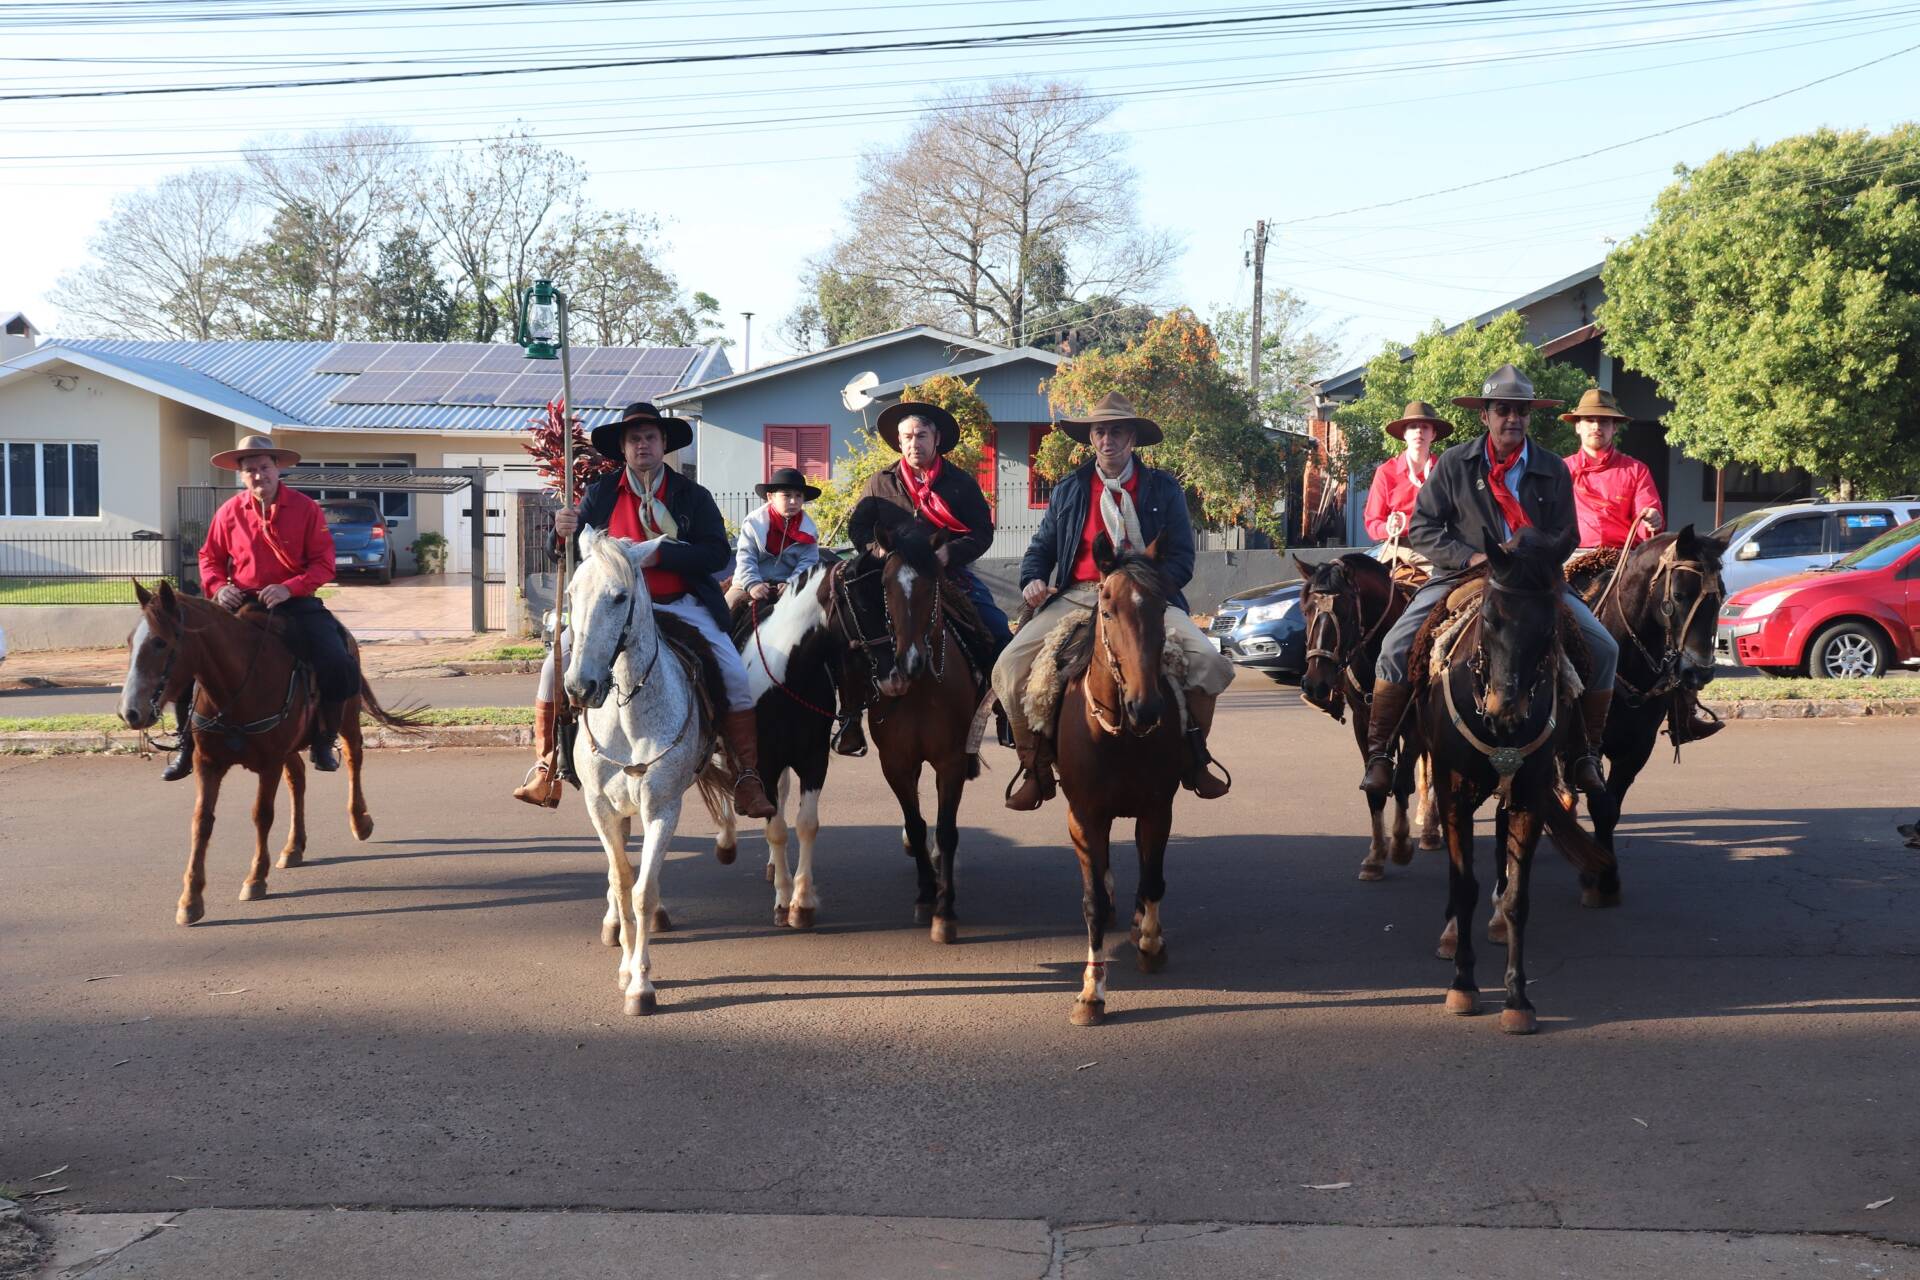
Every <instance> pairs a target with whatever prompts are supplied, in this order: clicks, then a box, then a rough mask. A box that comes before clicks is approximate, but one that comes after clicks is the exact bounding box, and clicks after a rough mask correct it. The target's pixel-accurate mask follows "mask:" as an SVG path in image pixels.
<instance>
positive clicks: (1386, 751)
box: [1360, 680, 1413, 798]
mask: <svg viewBox="0 0 1920 1280" xmlns="http://www.w3.org/2000/svg"><path fill="white" fill-rule="evenodd" d="M1412 695H1413V686H1412V685H1411V684H1395V683H1394V682H1393V681H1391V680H1375V681H1374V682H1373V704H1372V708H1371V710H1370V711H1369V712H1368V714H1367V772H1366V776H1365V777H1363V778H1361V779H1360V789H1361V790H1362V791H1364V792H1366V793H1367V794H1368V795H1370V796H1379V797H1382V798H1384V797H1385V796H1386V794H1387V792H1389V791H1391V790H1392V789H1393V740H1394V737H1395V736H1396V735H1397V734H1399V732H1400V722H1401V721H1402V720H1403V719H1404V718H1405V717H1406V714H1407V699H1408V698H1409V697H1411V696H1412Z"/></svg>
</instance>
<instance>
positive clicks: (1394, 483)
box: [1367, 453, 1435, 539]
mask: <svg viewBox="0 0 1920 1280" xmlns="http://www.w3.org/2000/svg"><path fill="white" fill-rule="evenodd" d="M1434 461H1435V459H1434V458H1433V456H1432V455H1431V454H1429V455H1428V457H1427V469H1426V471H1425V472H1423V473H1422V474H1421V476H1420V479H1419V480H1418V481H1416V480H1415V479H1414V478H1413V470H1412V466H1413V464H1412V463H1411V462H1409V461H1408V460H1407V455H1406V454H1404V453H1403V454H1401V455H1400V456H1399V457H1397V458H1388V459H1387V460H1386V461H1385V462H1383V463H1381V464H1380V465H1379V466H1378V467H1376V468H1375V469H1374V472H1373V484H1372V486H1371V487H1370V488H1368V490H1367V536H1368V537H1369V538H1379V539H1384V538H1385V537H1386V536H1387V517H1388V516H1390V515H1392V514H1393V513H1394V512H1396V511H1398V512H1399V513H1400V514H1401V515H1403V516H1405V517H1406V518H1407V520H1408V521H1409V522H1411V521H1412V519H1413V507H1414V504H1415V503H1417V502H1418V501H1420V486H1421V485H1423V484H1425V483H1426V482H1427V477H1428V476H1431V475H1432V474H1433V464H1434ZM1400 534H1401V536H1402V537H1405V536H1406V530H1405V529H1402V530H1401V531H1400Z"/></svg>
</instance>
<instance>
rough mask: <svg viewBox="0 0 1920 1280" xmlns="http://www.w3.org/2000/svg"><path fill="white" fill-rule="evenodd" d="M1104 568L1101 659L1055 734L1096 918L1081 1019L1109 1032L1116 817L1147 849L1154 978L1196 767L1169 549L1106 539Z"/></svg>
mask: <svg viewBox="0 0 1920 1280" xmlns="http://www.w3.org/2000/svg"><path fill="white" fill-rule="evenodd" d="M1093 563H1094V567H1095V568H1096V569H1098V570H1099V571H1100V597H1099V604H1098V607H1097V608H1096V610H1095V613H1094V618H1093V648H1092V652H1093V657H1092V660H1091V661H1090V662H1089V663H1088V666H1087V670H1086V673H1085V674H1084V675H1081V676H1076V677H1075V678H1074V679H1073V680H1072V681H1071V682H1070V683H1069V684H1068V685H1067V688H1066V692H1065V693H1064V694H1063V695H1062V697H1061V699H1060V718H1059V725H1058V727H1057V728H1056V730H1055V731H1054V732H1055V739H1054V740H1055V743H1056V766H1057V768H1058V769H1059V774H1060V790H1061V792H1062V793H1064V794H1065V796H1066V798H1067V831H1068V833H1069V834H1070V835H1072V837H1073V848H1074V852H1075V853H1077V854H1078V855H1079V857H1080V888H1081V897H1080V907H1081V911H1082V913H1083V914H1084V915H1085V916H1086V920H1087V968H1086V972H1085V974H1084V975H1083V977H1082V981H1081V987H1080V995H1079V997H1078V998H1077V999H1075V1000H1074V1002H1073V1010H1072V1013H1071V1014H1070V1015H1069V1020H1070V1021H1071V1022H1072V1023H1073V1024H1074V1025H1075V1026H1078V1027H1093V1026H1098V1025H1100V1024H1101V1023H1102V1022H1104V1021H1106V1017H1107V961H1106V934H1107V926H1108V925H1109V924H1110V923H1111V922H1112V920H1113V870H1112V865H1111V861H1110V853H1111V840H1112V833H1113V820H1114V819H1115V818H1132V819H1133V820H1134V824H1133V840H1134V845H1135V846H1136V847H1137V848H1138V850H1139V853H1140V882H1139V884H1138V886H1136V888H1135V890H1134V896H1133V941H1134V944H1135V946H1136V947H1137V949H1138V953H1139V960H1138V962H1139V966H1140V971H1141V972H1142V973H1158V972H1159V971H1160V970H1162V969H1164V968H1166V965H1167V941H1166V938H1165V936H1164V935H1163V933H1162V932H1161V927H1160V900H1161V899H1162V898H1163V897H1165V896H1166V892H1167V880H1166V874H1165V862H1166V855H1167V837H1168V836H1169V835H1170V834H1172V831H1173V797H1174V794H1175V793H1176V792H1177V791H1179V790H1180V774H1181V770H1182V767H1183V761H1184V760H1185V752H1184V750H1183V747H1182V733H1181V710H1180V700H1179V697H1178V695H1177V694H1176V693H1175V690H1174V687H1173V685H1172V684H1171V683H1170V682H1169V681H1168V679H1167V676H1166V673H1165V670H1164V669H1163V667H1162V661H1163V658H1164V655H1165V652H1166V647H1167V632H1166V615H1167V594H1168V593H1167V582H1166V578H1165V576H1164V575H1163V574H1162V573H1161V571H1160V542H1159V539H1157V538H1156V539H1155V540H1154V542H1153V544H1152V545H1150V546H1149V547H1148V548H1147V550H1146V554H1144V555H1139V554H1133V553H1127V554H1122V553H1119V552H1116V551H1115V550H1114V546H1113V541H1112V540H1111V539H1110V538H1108V537H1107V535H1106V534H1105V533H1101V534H1098V535H1096V536H1095V537H1094V540H1093Z"/></svg>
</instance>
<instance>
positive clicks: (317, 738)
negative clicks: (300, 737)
mask: <svg viewBox="0 0 1920 1280" xmlns="http://www.w3.org/2000/svg"><path fill="white" fill-rule="evenodd" d="M344 709H345V708H344V704H342V703H338V702H323V703H321V704H320V708H319V710H318V711H316V712H315V713H314V720H313V742H312V743H311V745H309V746H308V747H307V759H308V760H309V761H311V762H312V763H313V767H314V768H315V769H318V770H319V771H320V772H321V773H332V772H333V771H334V770H335V769H338V768H339V767H340V755H339V753H338V752H337V751H335V750H334V745H333V744H334V739H335V738H336V737H338V736H339V733H340V717H341V713H342V712H343V710H344Z"/></svg>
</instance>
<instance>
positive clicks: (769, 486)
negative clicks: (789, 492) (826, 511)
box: [753, 467, 820, 502]
mask: <svg viewBox="0 0 1920 1280" xmlns="http://www.w3.org/2000/svg"><path fill="white" fill-rule="evenodd" d="M775 489H798V490H799V491H800V492H801V494H802V495H803V496H804V497H805V498H806V500H807V501H808V502H812V501H813V500H814V499H815V498H817V497H819V496H820V491H819V490H818V489H816V488H814V487H813V486H812V485H810V484H808V483H807V478H806V477H805V476H803V475H801V474H800V469H799V468H798V467H781V468H779V469H778V470H776V471H775V472H774V473H773V478H772V479H771V480H769V481H767V482H766V483H765V484H757V485H755V486H753V491H754V492H755V493H757V494H759V495H760V496H761V497H763V498H764V497H766V496H767V495H768V494H770V493H772V492H773V491H774V490H775Z"/></svg>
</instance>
